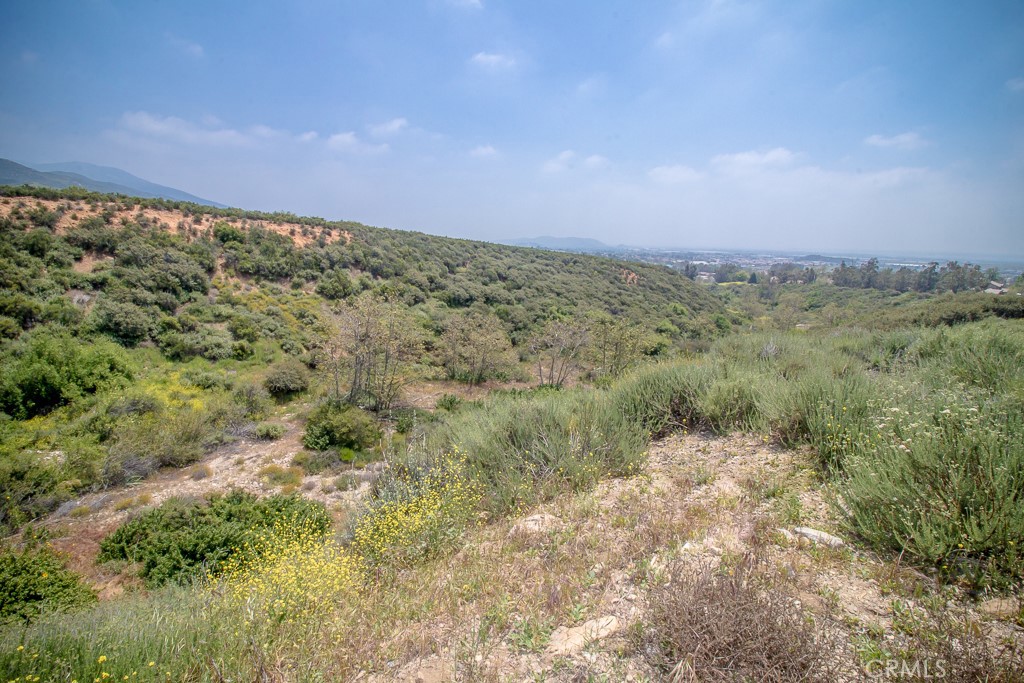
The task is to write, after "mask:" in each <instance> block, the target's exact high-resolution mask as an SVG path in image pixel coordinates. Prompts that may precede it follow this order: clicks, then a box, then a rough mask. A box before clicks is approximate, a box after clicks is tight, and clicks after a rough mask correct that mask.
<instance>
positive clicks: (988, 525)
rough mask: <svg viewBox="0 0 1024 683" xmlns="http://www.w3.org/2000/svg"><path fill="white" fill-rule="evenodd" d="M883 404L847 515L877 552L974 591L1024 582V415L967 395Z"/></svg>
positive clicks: (859, 462)
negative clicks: (898, 556) (929, 569)
mask: <svg viewBox="0 0 1024 683" xmlns="http://www.w3.org/2000/svg"><path fill="white" fill-rule="evenodd" d="M908 398H913V396H907V395H905V394H904V395H901V394H900V392H899V391H898V390H895V389H893V390H891V391H890V392H888V397H887V398H886V399H881V400H878V401H877V402H876V404H875V407H876V410H875V412H874V415H873V419H874V420H875V421H876V424H874V425H873V427H874V429H873V432H874V433H862V434H861V436H860V438H858V439H855V440H854V442H853V444H852V445H851V446H850V447H848V450H849V453H848V455H847V456H846V457H847V461H846V467H845V468H844V476H843V477H841V478H840V479H839V482H838V496H839V497H838V499H837V502H836V508H837V511H838V512H839V513H840V514H841V515H842V516H843V519H844V520H845V523H846V525H847V527H848V528H849V530H850V531H851V532H852V533H854V534H856V535H857V536H859V537H860V538H862V539H864V540H865V541H867V542H868V543H870V544H871V545H873V546H875V547H877V548H880V549H885V550H888V551H891V552H893V553H900V554H902V555H904V556H905V557H906V558H907V559H909V560H911V561H913V562H915V563H916V564H919V565H925V566H931V567H933V568H935V569H937V570H939V572H940V574H942V575H944V576H947V577H951V578H954V579H957V580H964V581H967V582H969V583H970V584H971V585H973V586H975V587H978V588H982V587H995V588H998V589H1005V588H1007V587H1009V586H1012V585H1015V584H1016V583H1017V582H1019V581H1021V580H1022V579H1024V552H1022V550H1021V546H1022V545H1024V506H1022V505H1021V501H1022V500H1024V416H1022V414H1021V412H1020V411H1019V410H1017V409H1013V410H1008V409H1007V408H1006V407H1005V406H1003V405H1001V404H999V403H998V402H986V401H979V400H978V396H977V395H974V394H971V393H970V392H964V391H943V392H937V393H936V394H934V395H933V396H932V397H930V399H924V400H920V399H918V400H914V401H910V400H906V399H908Z"/></svg>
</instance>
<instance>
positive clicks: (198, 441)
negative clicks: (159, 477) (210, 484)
mask: <svg viewBox="0 0 1024 683" xmlns="http://www.w3.org/2000/svg"><path fill="white" fill-rule="evenodd" d="M208 417H209V416H208V414H207V413H205V412H201V411H198V410H193V409H191V408H184V409H180V410H177V411H174V412H171V413H165V412H154V413H147V414H144V415H141V416H137V417H136V418H135V419H133V420H129V421H125V422H122V423H120V424H118V425H117V427H116V428H115V429H114V432H113V435H112V436H111V439H110V446H109V454H108V457H107V462H106V464H105V465H104V468H103V478H104V481H105V483H107V484H110V485H114V484H123V483H125V482H129V481H137V480H139V479H144V478H145V477H147V476H148V475H149V474H151V473H152V472H155V471H156V470H157V469H159V468H161V467H185V466H186V465H191V464H192V463H194V462H196V461H197V460H199V459H200V458H201V457H202V456H203V454H205V453H206V452H207V451H208V450H209V449H210V448H211V447H212V446H213V445H214V444H215V443H216V442H217V431H216V430H215V429H214V428H213V426H212V425H211V424H210V422H209V420H208V419H207V418H208Z"/></svg>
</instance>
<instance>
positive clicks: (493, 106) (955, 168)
mask: <svg viewBox="0 0 1024 683" xmlns="http://www.w3.org/2000/svg"><path fill="white" fill-rule="evenodd" d="M393 7H395V8H392V7H388V6H384V5H383V4H376V3H369V4H366V3H359V4H355V3H330V2H319V1H312V0H311V1H307V2H298V3H289V4H288V5H271V4H266V3H249V4H243V5H234V6H230V7H228V6H213V5H209V4H206V3H188V2H186V3H176V4H173V5H162V4H153V5H149V4H143V5H138V4H136V3H127V2H123V1H120V0H109V1H100V0H95V1H90V2H84V3H74V4H66V3H57V2H49V1H45V0H44V1H42V2H27V1H26V0H14V1H13V2H11V3H8V7H7V21H6V22H5V26H4V28H3V29H0V31H2V34H0V35H3V38H4V40H3V42H2V44H0V60H3V63H4V69H2V70H0V87H2V88H3V90H4V92H5V93H7V94H8V97H6V98H4V102H3V103H0V157H6V158H10V159H14V160H18V161H21V162H28V163H30V164H31V163H49V162H63V161H82V162H88V163H94V164H100V165H108V166H115V167H117V168H121V169H124V170H125V171H128V172H130V173H132V174H135V175H137V176H140V177H142V178H145V179H147V180H149V181H152V182H155V183H159V184H163V185H168V186H172V187H175V188H179V189H181V190H184V191H186V192H190V193H193V194H196V195H199V196H202V197H205V198H208V199H211V200H214V201H218V202H223V203H225V204H229V205H232V206H239V207H244V208H251V209H262V210H285V211H292V212H294V213H297V214H303V215H316V216H321V217H324V218H327V219H336V220H357V221H360V222H363V223H367V224H371V225H380V226H386V227H391V228H402V229H410V230H421V231H425V232H431V233H436V234H445V235H451V236H455V237H467V238H474V239H483V240H489V241H499V240H508V239H515V238H531V237H537V236H538V235H552V236H557V237H570V236H571V237H590V238H594V239H598V240H601V241H602V242H605V243H607V244H610V245H617V244H628V245H630V246H638V247H656V248H663V249H673V248H677V249H711V248H712V247H709V246H707V245H712V244H713V245H715V246H714V249H721V250H729V249H735V250H755V251H756V250H764V251H804V252H807V253H813V252H826V253H842V252H849V253H851V254H853V253H862V254H889V255H927V254H958V255H961V256H962V257H965V258H967V257H985V258H989V259H998V258H1005V259H1011V260H1012V259H1020V258H1022V257H1024V192H1022V188H1024V5H1021V4H1020V3H1014V2H1002V3H1000V2H995V3H987V4H985V5H984V6H975V5H967V4H962V3H952V2H940V3H935V2H907V3H898V4H893V3H884V2H868V3H844V2H825V3H822V2H810V1H807V2H763V3H754V2H737V1H730V0H709V1H704V2H655V3H644V4H643V5H642V6H637V5H635V4H634V3H602V4H601V5H600V6H595V4H594V3H584V2H567V3H559V4H557V5H552V4H550V3H539V2H515V3H513V2H497V1H492V0H422V1H421V2H415V3H407V4H403V5H401V6H393ZM268 14H271V15H272V16H273V17H274V20H273V21H267V16H268Z"/></svg>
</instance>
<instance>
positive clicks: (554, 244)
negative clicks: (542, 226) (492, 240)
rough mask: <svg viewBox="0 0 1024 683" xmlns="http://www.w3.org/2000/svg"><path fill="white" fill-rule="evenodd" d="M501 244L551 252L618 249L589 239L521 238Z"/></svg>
mask: <svg viewBox="0 0 1024 683" xmlns="http://www.w3.org/2000/svg"><path fill="white" fill-rule="evenodd" d="M502 244H508V245H510V246H513V247H536V248H538V249H551V250H553V251H584V252H591V251H600V252H607V251H618V250H619V247H612V246H610V245H608V244H605V243H604V242H602V241H600V240H595V239H592V238H590V237H550V236H542V237H522V238H519V239H513V240H506V241H504V242H502Z"/></svg>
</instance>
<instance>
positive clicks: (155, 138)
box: [111, 111, 317, 148]
mask: <svg viewBox="0 0 1024 683" xmlns="http://www.w3.org/2000/svg"><path fill="white" fill-rule="evenodd" d="M111 133H112V134H114V135H115V136H116V137H118V138H119V139H121V140H122V141H125V142H128V143H129V144H131V143H138V142H144V141H146V142H150V143H152V142H158V143H170V144H174V145H179V146H196V147H221V148H224V147H235V148H254V147H265V146H267V145H271V144H275V143H286V144H287V143H296V142H299V143H305V142H311V141H313V140H315V139H316V138H317V133H316V132H315V131H308V132H305V133H301V134H298V135H293V134H292V133H290V132H288V131H286V130H280V129H278V128H271V127H270V126H267V125H264V124H262V123H257V124H253V125H251V126H247V127H245V128H232V127H230V126H227V125H226V124H225V123H224V122H223V121H221V120H220V119H219V118H217V117H216V116H214V115H212V114H206V115H204V116H202V117H200V119H199V121H198V122H196V121H188V120H186V119H182V118H178V117H177V116H161V115H159V114H152V113H150V112H146V111H128V112H125V113H124V114H122V115H121V119H120V120H119V121H118V125H117V128H116V130H114V131H111Z"/></svg>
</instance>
